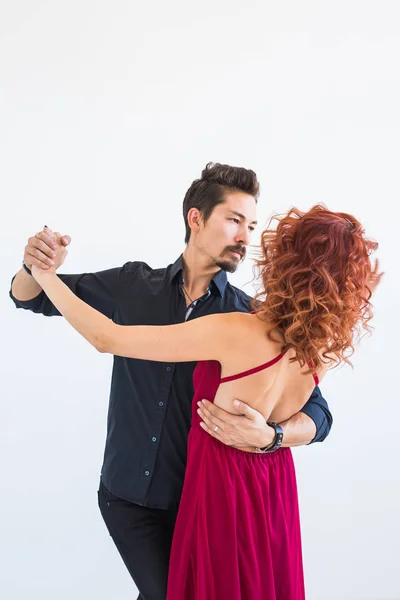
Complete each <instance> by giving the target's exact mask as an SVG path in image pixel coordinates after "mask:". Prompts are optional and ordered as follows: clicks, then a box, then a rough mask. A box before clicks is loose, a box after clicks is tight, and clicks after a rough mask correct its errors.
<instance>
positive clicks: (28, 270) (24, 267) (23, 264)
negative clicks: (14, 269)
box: [22, 261, 32, 276]
mask: <svg viewBox="0 0 400 600" xmlns="http://www.w3.org/2000/svg"><path fill="white" fill-rule="evenodd" d="M22 268H23V270H24V271H25V273H28V275H30V276H32V271H31V270H30V269H28V267H27V266H26V264H25V263H24V261H22Z"/></svg>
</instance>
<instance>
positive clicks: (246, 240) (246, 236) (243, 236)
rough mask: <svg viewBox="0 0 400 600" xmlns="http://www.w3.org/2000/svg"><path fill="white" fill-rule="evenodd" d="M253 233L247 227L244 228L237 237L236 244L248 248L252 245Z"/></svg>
mask: <svg viewBox="0 0 400 600" xmlns="http://www.w3.org/2000/svg"><path fill="white" fill-rule="evenodd" d="M250 237H251V233H250V231H249V230H248V228H247V227H242V228H241V230H240V231H238V234H237V236H236V243H237V244H242V245H243V246H248V245H249V244H250Z"/></svg>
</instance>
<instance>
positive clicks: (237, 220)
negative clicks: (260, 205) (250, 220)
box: [231, 219, 239, 223]
mask: <svg viewBox="0 0 400 600" xmlns="http://www.w3.org/2000/svg"><path fill="white" fill-rule="evenodd" d="M231 221H233V222H234V223H239V219H231Z"/></svg>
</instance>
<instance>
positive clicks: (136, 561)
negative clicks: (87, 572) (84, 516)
mask: <svg viewBox="0 0 400 600" xmlns="http://www.w3.org/2000/svg"><path fill="white" fill-rule="evenodd" d="M98 498H99V508H100V512H101V514H102V517H103V519H104V522H105V524H106V525H107V529H108V531H109V533H110V535H111V537H112V539H113V540H114V543H115V545H116V546H117V549H118V552H119V553H120V555H121V557H122V559H123V561H124V563H125V565H126V567H127V569H128V571H129V573H130V575H131V577H132V579H133V581H134V582H135V585H136V587H137V588H138V590H139V597H138V600H165V598H166V594H167V575H168V563H169V555H170V551H171V542H172V534H173V531H174V527H175V521H176V515H177V511H171V510H163V509H157V508H146V507H144V506H139V505H138V504H133V503H132V502H128V501H127V500H122V499H121V498H118V496H114V494H112V493H111V492H109V491H108V489H107V488H106V487H105V485H104V484H103V483H102V482H101V481H100V487H99V491H98Z"/></svg>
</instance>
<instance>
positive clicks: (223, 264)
mask: <svg viewBox="0 0 400 600" xmlns="http://www.w3.org/2000/svg"><path fill="white" fill-rule="evenodd" d="M229 252H238V253H239V254H240V255H241V259H240V260H239V261H235V260H234V259H232V260H228V259H226V258H225V259H224V258H222V257H221V258H220V259H218V258H217V259H215V264H216V265H217V267H219V268H220V269H222V271H227V272H228V273H234V272H235V271H236V269H237V268H238V266H239V265H240V263H241V262H243V260H244V259H245V256H246V248H244V247H243V246H228V247H227V248H225V250H224V251H223V253H222V256H224V254H228V253H229Z"/></svg>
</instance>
